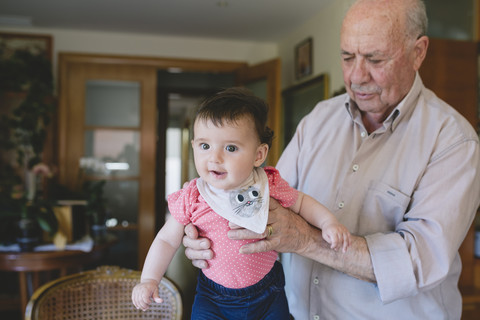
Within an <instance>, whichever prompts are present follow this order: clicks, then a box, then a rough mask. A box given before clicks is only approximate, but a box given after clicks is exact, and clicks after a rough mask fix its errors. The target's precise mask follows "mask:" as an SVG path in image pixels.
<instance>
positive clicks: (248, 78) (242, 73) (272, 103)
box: [236, 58, 283, 166]
mask: <svg viewBox="0 0 480 320" xmlns="http://www.w3.org/2000/svg"><path fill="white" fill-rule="evenodd" d="M262 79H266V80H267V97H266V100H267V102H268V105H269V107H270V108H269V117H268V118H269V121H268V126H269V127H270V128H271V129H272V130H273V132H274V133H275V136H276V139H274V140H273V142H272V148H271V149H270V151H269V154H268V158H267V164H268V165H272V166H274V165H275V164H276V163H277V161H278V159H279V158H280V154H281V153H282V150H283V141H282V140H283V139H281V138H280V137H281V136H282V135H283V134H282V132H283V126H282V123H283V121H282V108H281V104H282V101H281V100H282V89H281V60H280V58H276V59H272V60H268V61H265V62H262V63H259V64H256V65H253V66H247V65H246V66H244V67H242V68H241V69H239V70H238V71H237V73H236V81H237V83H239V84H245V83H248V82H253V81H257V80H262Z"/></svg>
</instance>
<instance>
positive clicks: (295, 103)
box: [282, 74, 329, 146]
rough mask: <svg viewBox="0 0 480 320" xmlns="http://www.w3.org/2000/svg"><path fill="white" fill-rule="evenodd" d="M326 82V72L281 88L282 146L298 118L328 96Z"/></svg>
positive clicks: (287, 139)
mask: <svg viewBox="0 0 480 320" xmlns="http://www.w3.org/2000/svg"><path fill="white" fill-rule="evenodd" d="M328 84H329V83H328V76H327V74H321V75H319V76H316V77H314V78H313V79H310V80H307V81H304V82H302V83H300V84H297V85H294V86H292V87H289V88H287V89H285V90H283V92H282V103H283V121H284V123H283V125H284V136H283V146H286V145H287V144H288V143H289V142H290V140H291V139H292V137H293V134H294V133H295V130H296V129H297V125H298V123H299V122H300V120H302V118H303V117H304V116H306V115H307V114H308V113H310V111H312V109H313V108H314V107H315V105H316V104H317V103H318V102H320V101H322V100H325V99H327V98H328V90H329V87H328Z"/></svg>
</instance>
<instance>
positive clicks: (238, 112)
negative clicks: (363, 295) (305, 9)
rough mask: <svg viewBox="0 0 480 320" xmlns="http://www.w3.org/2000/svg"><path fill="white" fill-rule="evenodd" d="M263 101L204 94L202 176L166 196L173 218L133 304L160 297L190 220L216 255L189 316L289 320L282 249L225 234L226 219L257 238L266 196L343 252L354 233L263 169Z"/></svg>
mask: <svg viewBox="0 0 480 320" xmlns="http://www.w3.org/2000/svg"><path fill="white" fill-rule="evenodd" d="M267 115H268V107H267V105H266V103H265V102H264V101H263V100H262V99H260V98H257V97H256V96H254V95H253V94H252V93H250V91H248V90H246V89H242V88H230V89H226V90H224V91H221V92H219V93H217V94H215V95H213V96H212V97H210V98H208V99H207V100H205V101H204V102H203V103H202V105H201V106H200V108H199V111H198V112H197V115H196V117H195V120H194V127H193V140H192V148H193V153H194V160H195V167H196V169H197V172H198V175H199V176H200V178H197V179H194V180H192V181H190V182H189V183H188V185H187V186H185V187H184V188H183V189H182V190H179V191H177V192H175V193H173V194H171V195H169V196H168V207H169V210H170V212H171V214H172V218H170V219H168V220H167V222H166V223H165V225H164V226H163V227H162V229H161V230H160V231H159V232H158V234H157V236H156V238H155V240H154V241H153V243H152V245H151V247H150V250H149V252H148V255H147V258H146V260H145V264H144V267H143V271H142V276H141V282H140V283H139V284H138V285H136V286H135V288H134V289H133V292H132V301H133V303H134V305H135V306H136V307H137V308H139V309H142V310H146V309H147V308H148V307H149V305H150V303H151V300H152V299H153V300H154V301H155V302H161V299H160V298H159V297H158V289H157V286H158V283H159V282H160V280H161V279H162V277H163V275H164V274H165V272H166V270H167V267H168V265H169V264H170V262H171V260H172V258H173V256H174V254H175V252H176V250H177V249H178V248H179V246H180V245H181V242H182V238H183V235H184V226H185V225H187V224H189V223H191V222H192V223H193V224H194V225H196V226H197V228H198V230H199V235H200V236H202V237H206V238H209V239H210V241H211V249H212V250H213V252H214V258H213V259H211V260H209V268H207V269H203V270H200V272H199V276H198V284H197V293H196V296H195V301H194V304H193V309H192V319H214V318H215V317H216V318H220V319H224V318H226V319H237V318H238V319H247V318H248V319H267V318H268V319H290V317H289V310H288V304H287V300H286V296H285V291H284V285H285V279H284V275H283V269H282V266H281V264H280V263H279V262H278V261H277V258H278V254H277V252H274V251H270V252H262V253H256V254H250V255H244V254H240V253H239V249H240V247H241V246H242V245H244V244H246V243H249V242H252V241H256V240H244V241H235V240H230V239H229V238H228V237H227V232H228V230H230V228H229V222H233V223H234V224H236V225H238V226H241V227H244V228H247V229H250V230H252V231H254V232H257V233H258V234H259V238H265V237H268V236H269V235H271V232H272V231H273V230H272V228H271V227H270V226H267V221H268V208H269V199H270V197H273V198H274V199H276V200H277V201H278V202H279V203H280V204H281V205H282V206H284V207H288V208H290V209H291V210H292V211H294V212H296V213H298V214H300V215H301V216H302V217H303V218H304V219H305V220H306V221H308V222H309V223H310V224H312V225H314V226H316V227H318V228H320V229H322V234H323V238H324V239H325V240H326V241H327V242H328V243H329V244H330V245H331V247H332V248H334V249H336V250H338V249H342V250H343V251H346V249H347V247H348V246H349V244H350V233H349V232H348V230H347V229H346V228H345V227H344V226H343V225H342V224H340V223H339V222H338V221H337V219H336V218H335V216H334V215H333V214H332V213H330V212H329V210H328V209H327V208H326V207H324V206H323V205H322V204H320V203H319V202H317V201H316V200H314V199H313V198H311V197H310V196H308V195H306V194H303V193H302V192H299V191H297V190H295V189H294V188H291V187H290V186H289V185H288V183H287V182H286V181H285V180H283V179H282V178H281V177H280V174H279V172H278V171H277V170H276V169H275V168H273V167H265V168H262V167H261V165H262V164H263V163H264V161H265V159H266V157H267V154H268V150H269V148H270V145H271V141H272V138H273V132H272V131H271V130H270V129H269V128H268V127H267V126H266V122H267Z"/></svg>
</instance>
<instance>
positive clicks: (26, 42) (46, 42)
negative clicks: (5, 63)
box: [0, 32, 53, 61]
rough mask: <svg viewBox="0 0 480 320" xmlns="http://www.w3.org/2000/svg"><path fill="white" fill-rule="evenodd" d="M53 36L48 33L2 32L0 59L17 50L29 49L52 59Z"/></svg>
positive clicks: (0, 33)
mask: <svg viewBox="0 0 480 320" xmlns="http://www.w3.org/2000/svg"><path fill="white" fill-rule="evenodd" d="M52 43H53V41H52V36H51V35H46V34H27V33H6V32H0V48H1V51H0V53H1V56H0V59H7V58H8V57H10V56H11V55H12V54H13V53H14V52H15V51H16V50H25V49H27V50H29V51H30V52H31V53H34V54H41V55H44V56H45V57H46V58H48V59H49V60H50V61H52V57H53V56H52Z"/></svg>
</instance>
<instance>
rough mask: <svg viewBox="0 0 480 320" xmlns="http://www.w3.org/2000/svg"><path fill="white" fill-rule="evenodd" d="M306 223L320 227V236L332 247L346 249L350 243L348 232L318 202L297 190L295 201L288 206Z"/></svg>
mask: <svg viewBox="0 0 480 320" xmlns="http://www.w3.org/2000/svg"><path fill="white" fill-rule="evenodd" d="M290 209H292V210H293V211H294V212H296V213H298V214H300V215H301V216H302V217H303V218H304V219H305V220H306V221H307V222H308V223H310V224H311V225H314V226H316V227H317V228H320V229H322V237H323V239H324V240H325V241H327V242H328V243H330V247H331V248H332V249H335V250H338V249H340V248H342V250H343V252H345V251H347V248H348V246H349V245H350V232H348V230H347V228H346V227H345V226H344V225H342V224H341V223H340V222H338V220H337V218H335V216H334V215H333V214H332V213H331V212H330V211H329V210H328V209H327V208H326V207H325V206H324V205H322V204H321V203H320V202H318V201H317V200H315V199H313V198H312V197H310V196H309V195H307V194H304V193H303V192H300V191H299V192H298V198H297V202H295V204H294V205H293V206H291V207H290Z"/></svg>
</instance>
